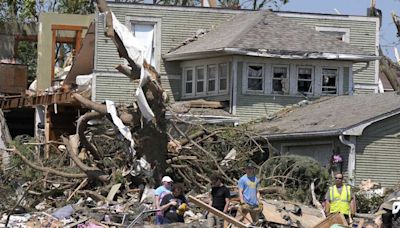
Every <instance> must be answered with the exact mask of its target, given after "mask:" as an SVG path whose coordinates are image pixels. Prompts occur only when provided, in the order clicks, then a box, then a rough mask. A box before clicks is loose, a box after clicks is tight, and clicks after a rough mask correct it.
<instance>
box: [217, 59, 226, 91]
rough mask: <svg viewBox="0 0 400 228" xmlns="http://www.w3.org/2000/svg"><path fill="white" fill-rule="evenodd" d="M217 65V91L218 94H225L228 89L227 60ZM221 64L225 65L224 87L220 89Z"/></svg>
mask: <svg viewBox="0 0 400 228" xmlns="http://www.w3.org/2000/svg"><path fill="white" fill-rule="evenodd" d="M216 65H217V82H218V83H217V85H218V87H217V91H218V95H225V94H227V93H228V89H229V62H223V63H218V64H216ZM221 65H225V67H226V77H225V79H226V87H225V88H226V89H221Z"/></svg>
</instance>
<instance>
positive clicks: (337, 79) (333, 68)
mask: <svg viewBox="0 0 400 228" xmlns="http://www.w3.org/2000/svg"><path fill="white" fill-rule="evenodd" d="M325 69H328V70H336V76H335V90H336V92H335V93H325V92H324V88H328V89H329V88H332V87H331V86H324V70H325ZM339 77H340V68H339V67H333V66H332V67H330V66H323V67H321V80H322V82H321V96H336V95H339Z"/></svg>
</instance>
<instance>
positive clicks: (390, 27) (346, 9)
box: [280, 0, 400, 59]
mask: <svg viewBox="0 0 400 228" xmlns="http://www.w3.org/2000/svg"><path fill="white" fill-rule="evenodd" d="M370 4H371V0H289V3H288V4H286V5H284V6H282V7H281V8H280V10H282V11H299V12H312V13H330V14H336V13H341V14H350V15H363V16H365V15H366V13H367V8H368V7H369V6H370ZM376 7H377V8H378V9H380V10H382V14H383V19H382V27H381V30H380V43H381V47H382V50H383V51H384V53H385V54H386V55H388V56H390V57H391V58H392V59H395V57H394V50H393V48H394V47H397V48H398V49H400V41H399V40H400V39H399V38H398V37H397V36H396V33H397V30H396V27H395V25H394V23H393V21H392V18H391V15H390V14H391V12H392V11H394V12H395V13H396V14H397V15H400V1H399V0H376ZM399 51H400V50H399Z"/></svg>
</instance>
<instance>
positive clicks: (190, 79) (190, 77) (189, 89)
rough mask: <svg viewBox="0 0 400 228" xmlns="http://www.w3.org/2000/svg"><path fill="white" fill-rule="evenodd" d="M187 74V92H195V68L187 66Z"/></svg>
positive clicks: (185, 72)
mask: <svg viewBox="0 0 400 228" xmlns="http://www.w3.org/2000/svg"><path fill="white" fill-rule="evenodd" d="M184 74H185V94H193V85H194V84H193V69H192V68H186V69H185V71H184Z"/></svg>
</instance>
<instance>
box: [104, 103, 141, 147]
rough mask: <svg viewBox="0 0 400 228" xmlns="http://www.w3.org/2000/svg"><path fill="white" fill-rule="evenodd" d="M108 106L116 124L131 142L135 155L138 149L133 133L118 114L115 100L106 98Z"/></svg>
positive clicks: (108, 111)
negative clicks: (135, 147)
mask: <svg viewBox="0 0 400 228" xmlns="http://www.w3.org/2000/svg"><path fill="white" fill-rule="evenodd" d="M106 107H107V113H109V114H110V115H111V118H112V121H113V123H114V124H115V126H117V127H118V130H119V132H120V133H121V134H122V135H123V136H124V137H125V138H126V139H127V140H129V141H130V142H131V144H130V148H129V149H130V152H131V153H133V155H135V154H136V151H135V149H134V146H135V142H134V141H133V138H132V133H131V131H130V129H129V128H128V127H127V126H125V125H124V123H122V120H121V119H120V118H119V117H118V115H117V109H116V108H115V104H114V102H113V101H110V100H106Z"/></svg>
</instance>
